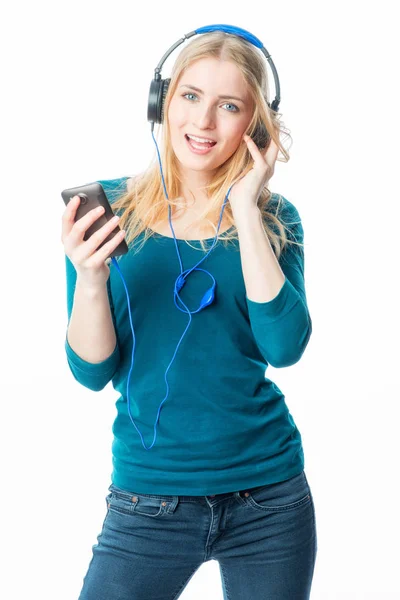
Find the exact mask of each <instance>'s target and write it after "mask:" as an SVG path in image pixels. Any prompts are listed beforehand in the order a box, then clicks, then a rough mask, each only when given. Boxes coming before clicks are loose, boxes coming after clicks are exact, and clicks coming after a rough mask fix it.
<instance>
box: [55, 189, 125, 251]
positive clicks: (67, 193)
mask: <svg viewBox="0 0 400 600" xmlns="http://www.w3.org/2000/svg"><path fill="white" fill-rule="evenodd" d="M74 196H79V197H80V199H81V201H80V204H79V205H78V208H77V210H76V214H75V222H76V221H78V220H79V219H81V218H82V217H83V216H85V215H86V214H87V213H88V212H89V211H90V210H92V209H93V208H97V207H98V206H103V207H104V213H103V214H102V215H100V217H98V218H97V219H96V220H95V221H94V223H92V224H91V225H90V227H89V228H88V229H87V230H86V231H85V235H84V237H83V239H84V240H85V242H86V241H87V240H88V239H89V238H90V236H91V235H93V233H94V232H95V231H97V230H98V229H100V228H101V227H103V226H104V225H105V224H106V223H107V221H109V220H110V219H112V218H113V216H114V213H113V210H112V208H111V206H110V203H109V201H108V199H107V196H106V193H105V191H104V189H103V186H102V185H101V184H100V183H98V182H97V181H95V182H93V183H87V184H85V185H80V186H78V187H73V188H68V189H66V190H63V191H62V192H61V197H62V199H63V201H64V204H65V206H67V204H68V202H69V201H70V200H71V198H73V197H74ZM119 231H120V227H119V225H118V224H117V225H116V226H115V229H113V231H111V233H109V234H108V236H107V237H106V238H105V239H104V240H103V241H102V242H101V244H99V246H98V247H97V250H98V249H99V248H101V247H102V246H104V244H106V243H107V242H109V241H110V240H111V239H112V238H113V237H114V236H115V235H116V234H117V233H118V232H119ZM127 252H128V245H127V243H126V241H125V240H124V239H123V240H122V241H121V242H120V243H119V244H118V246H116V248H114V250H113V251H112V252H111V254H110V255H109V256H108V257H107V258H111V257H113V256H122V255H123V254H126V253H127Z"/></svg>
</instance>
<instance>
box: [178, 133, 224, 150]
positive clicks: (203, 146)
mask: <svg viewBox="0 0 400 600" xmlns="http://www.w3.org/2000/svg"><path fill="white" fill-rule="evenodd" d="M185 140H186V143H187V145H188V146H189V149H190V150H191V151H192V152H193V153H194V154H208V152H211V150H212V149H213V148H214V146H216V144H217V142H213V144H212V145H210V143H209V142H206V143H200V142H197V141H195V140H192V139H190V138H189V137H188V136H187V134H185Z"/></svg>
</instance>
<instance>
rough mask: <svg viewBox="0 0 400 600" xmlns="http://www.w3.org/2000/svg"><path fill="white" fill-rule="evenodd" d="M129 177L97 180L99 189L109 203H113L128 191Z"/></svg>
mask: <svg viewBox="0 0 400 600" xmlns="http://www.w3.org/2000/svg"><path fill="white" fill-rule="evenodd" d="M129 181H130V178H129V177H117V178H115V179H98V180H97V183H100V185H101V187H102V188H103V189H104V192H105V194H106V196H107V199H108V201H109V202H110V203H112V202H115V201H116V200H117V199H118V198H119V197H120V196H122V194H124V193H125V192H126V190H127V189H128V187H127V186H128V182H129Z"/></svg>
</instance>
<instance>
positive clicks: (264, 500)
mask: <svg viewBox="0 0 400 600" xmlns="http://www.w3.org/2000/svg"><path fill="white" fill-rule="evenodd" d="M244 497H245V498H246V500H247V505H248V506H250V507H252V508H254V509H256V510H263V511H270V512H283V511H286V510H291V509H294V508H297V507H298V506H302V505H303V504H308V503H311V491H310V488H309V485H308V483H307V479H306V477H305V475H304V471H303V472H301V473H299V474H298V475H295V476H294V477H291V478H290V479H287V480H286V481H279V482H278V483H271V484H267V485H263V486H258V487H255V488H251V489H249V490H246V492H245V493H244Z"/></svg>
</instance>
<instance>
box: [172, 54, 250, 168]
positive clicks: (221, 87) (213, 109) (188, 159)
mask: <svg viewBox="0 0 400 600" xmlns="http://www.w3.org/2000/svg"><path fill="white" fill-rule="evenodd" d="M194 86H195V87H196V88H197V89H193V88H194ZM200 90H201V91H200ZM252 116H253V102H252V99H251V97H250V95H249V92H248V90H247V84H246V82H245V80H244V78H243V76H242V74H241V72H240V71H239V69H238V68H237V66H236V65H235V64H234V63H232V62H228V61H221V60H217V59H215V58H204V59H201V60H198V61H196V62H195V63H194V64H193V65H191V66H190V67H189V68H188V69H187V70H186V71H185V72H184V73H183V75H182V76H181V78H180V80H179V82H178V85H177V88H176V90H175V93H174V95H173V97H172V99H171V102H170V106H169V110H168V121H169V127H170V134H171V143H172V147H173V150H174V152H175V154H176V156H177V158H178V161H179V163H180V168H181V170H182V171H183V173H184V174H186V175H187V176H189V177H190V172H191V171H205V172H206V171H213V170H214V169H216V168H217V167H219V166H220V165H221V164H223V163H224V162H225V161H226V160H227V159H228V158H229V157H230V156H232V154H233V153H234V152H235V150H236V149H237V148H238V146H239V144H240V143H241V142H242V136H243V134H244V133H245V131H246V129H247V127H248V125H249V123H250V121H251V118H252ZM188 134H189V135H190V136H195V137H198V138H202V139H203V140H212V141H213V142H214V144H212V145H211V144H202V143H199V142H196V141H195V140H194V141H193V140H192V141H191V142H190V141H189V140H188Z"/></svg>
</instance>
